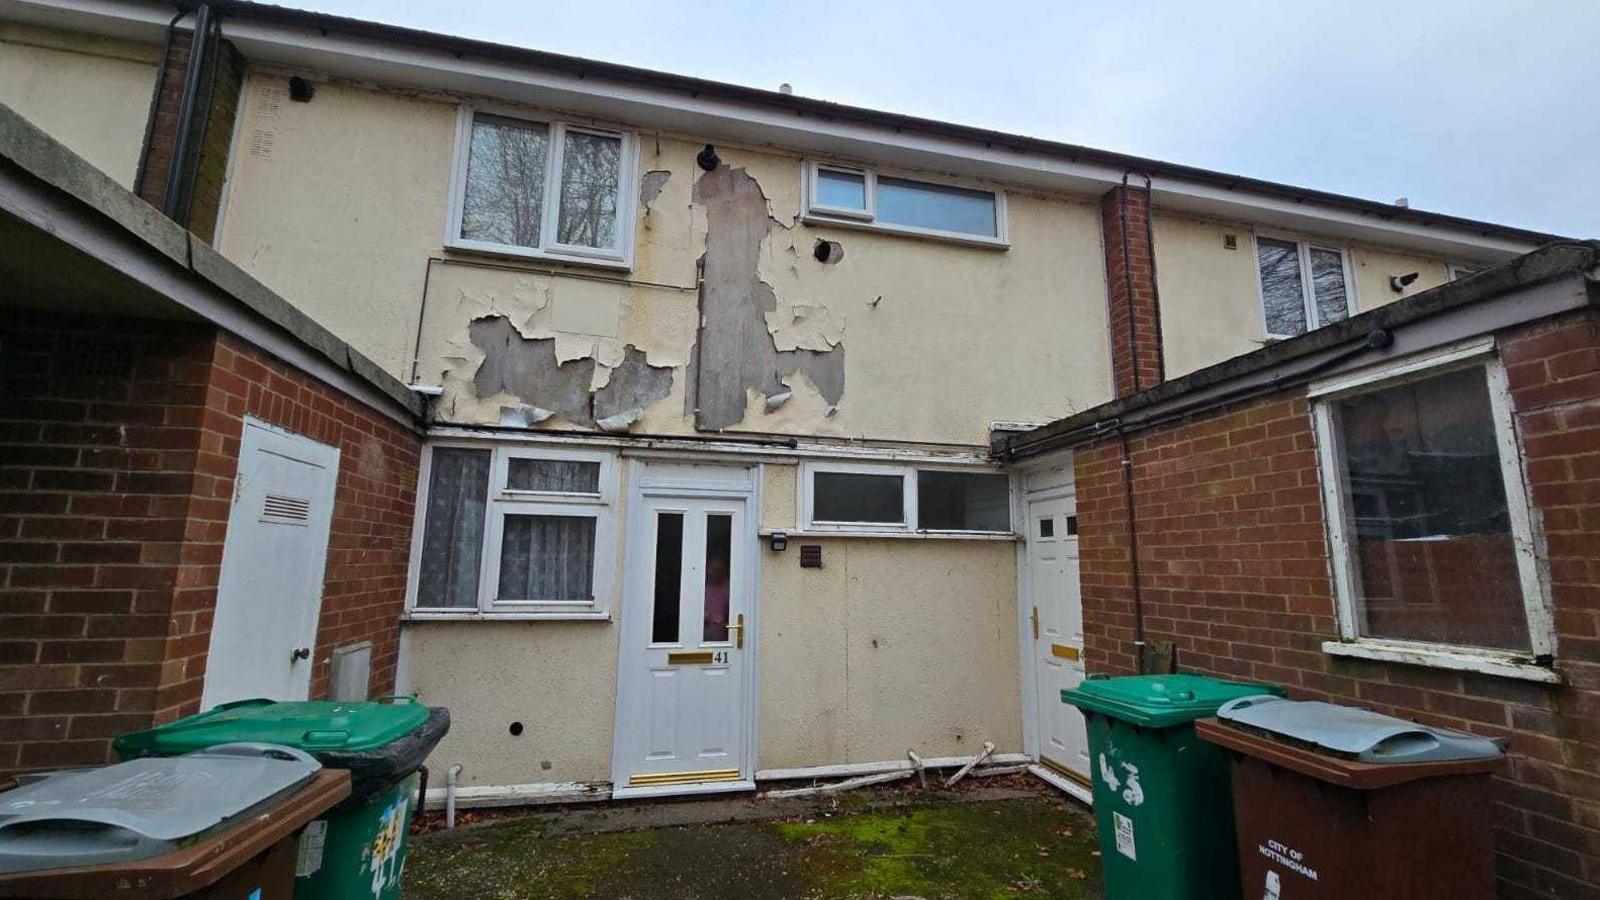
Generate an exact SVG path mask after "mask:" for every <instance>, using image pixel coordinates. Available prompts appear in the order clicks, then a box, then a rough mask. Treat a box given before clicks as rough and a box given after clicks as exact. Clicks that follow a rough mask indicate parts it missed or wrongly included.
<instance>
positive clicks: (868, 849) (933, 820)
mask: <svg viewBox="0 0 1600 900" xmlns="http://www.w3.org/2000/svg"><path fill="white" fill-rule="evenodd" d="M1094 849H1095V838H1094V833H1093V827H1092V825H1091V824H1090V822H1089V820H1088V818H1087V817H1086V816H1085V815H1083V814H1082V813H1081V812H1079V811H1078V810H1077V809H1076V808H1073V807H1070V806H1068V805H1067V804H1065V803H1064V802H1061V801H1059V800H1057V799H1054V798H1049V797H1034V798H1023V799H1013V800H998V801H982V802H950V801H940V800H938V799H929V800H918V801H917V802H914V803H910V804H906V805H904V806H901V807H896V808H893V809H888V810H878V811H868V812H859V813H850V812H842V813H840V814H838V815H834V816H832V817H826V818H816V819H807V820H803V821H788V822H766V823H754V824H738V825H709V826H706V825H702V826H686V827H672V828H653V829H642V830H636V831H622V832H609V833H600V834H567V835H549V834H546V833H544V831H543V830H542V828H541V826H540V824H539V823H538V822H529V821H516V820H512V821H506V822H499V823H494V824H488V825H484V826H481V827H479V828H476V829H474V830H473V831H472V832H471V833H470V834H459V833H458V834H457V835H438V834H436V835H427V836H423V837H420V838H418V839H416V840H415V841H414V842H413V846H412V848H411V852H410V858H409V859H408V860H407V863H406V873H405V894H406V897H407V898H409V900H456V898H472V900H489V898H522V897H529V898H533V897H551V898H568V897H615V898H639V900H643V898H716V897H733V898H738V900H764V898H794V897H816V898H822V897H828V898H832V897H860V898H869V897H908V896H909V897H923V898H967V897H978V898H992V897H1030V896H1032V897H1064V898H1097V897H1099V896H1101V894H1100V879H1099V863H1098V860H1097V859H1096V858H1095V857H1094V856H1093V855H1092V854H1093V851H1094Z"/></svg>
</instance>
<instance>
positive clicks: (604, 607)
mask: <svg viewBox="0 0 1600 900" xmlns="http://www.w3.org/2000/svg"><path fill="white" fill-rule="evenodd" d="M439 448H454V449H465V450H486V451H489V452H490V454H491V457H490V462H489V485H488V489H487V495H486V497H485V503H484V524H483V548H482V559H481V560H480V563H479V570H478V598H477V600H478V602H477V606H476V607H423V606H418V605H417V585H418V576H419V574H420V571H421V565H422V542H423V535H424V531H425V529H426V527H427V504H428V498H427V492H428V487H429V480H430V478H431V476H432V469H433V453H434V450H435V449H439ZM518 458H522V459H547V460H562V461H577V462H593V463H598V464H599V466H600V473H599V490H598V491H596V492H593V493H590V492H571V493H568V492H554V491H518V490H511V489H509V488H507V487H506V485H507V478H508V475H509V473H510V468H511V460H513V459H518ZM620 472H621V469H620V466H619V465H618V459H617V454H616V453H614V452H608V451H603V450H574V449H566V448H555V447H544V446H537V445H535V446H530V445H526V444H513V445H506V444H489V443H482V442H475V441H436V442H432V443H429V444H428V445H427V446H426V447H424V449H423V459H422V466H421V472H420V474H419V479H420V480H419V483H418V488H417V514H416V517H415V525H414V526H413V529H412V550H411V566H410V573H409V576H408V580H407V585H406V613H407V618H409V619H414V620H429V619H441V620H453V619H473V620H482V619H513V620H528V619H553V620H591V619H601V620H604V619H609V618H610V617H611V607H612V602H613V600H614V599H615V598H614V594H615V592H616V551H617V539H618V531H617V528H618V525H617V521H618V520H617V509H618V506H619V505H620V499H619V498H620V480H621V475H620ZM507 515H550V516H579V517H584V518H592V519H594V520H595V526H594V572H593V573H592V575H591V578H590V584H591V590H592V596H591V598H590V599H589V600H587V601H563V600H501V599H500V598H499V596H498V594H499V582H500V559H501V556H502V554H503V552H504V549H505V548H504V541H503V538H504V533H505V517H506V516H507Z"/></svg>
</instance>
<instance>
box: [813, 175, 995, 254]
mask: <svg viewBox="0 0 1600 900" xmlns="http://www.w3.org/2000/svg"><path fill="white" fill-rule="evenodd" d="M806 172H807V175H806V192H805V194H806V209H805V214H806V215H807V216H808V217H810V218H812V219H815V220H820V221H825V222H837V223H838V224H843V225H852V226H857V227H865V226H874V227H877V228H881V229H883V230H885V231H894V232H899V233H904V234H910V235H925V236H928V237H933V238H941V237H942V238H946V239H949V240H956V241H965V242H967V243H982V244H997V245H1003V244H1004V242H1005V196H1004V195H1003V194H1002V193H1000V192H997V191H992V190H983V189H981V188H971V187H960V186H957V185H949V184H939V183H936V182H931V181H921V180H918V179H914V178H902V177H898V176H889V175H880V174H878V173H877V172H875V171H873V170H872V169H850V168H840V167H835V166H827V165H820V164H817V163H812V164H810V165H809V166H808V167H807V169H806Z"/></svg>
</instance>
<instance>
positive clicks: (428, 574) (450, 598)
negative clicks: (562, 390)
mask: <svg viewBox="0 0 1600 900" xmlns="http://www.w3.org/2000/svg"><path fill="white" fill-rule="evenodd" d="M489 462H490V452H489V451H488V450H464V449H459V448H453V447H439V448H437V449H435V450H434V451H433V464H432V467H431V469H430V471H429V473H428V500H427V503H426V505H425V506H424V516H425V518H424V521H423V527H422V552H421V559H420V560H419V562H418V575H417V600H416V605H417V606H419V607H426V608H434V609H461V608H476V607H477V605H478V571H479V566H480V564H481V563H482V561H483V526H484V518H485V517H484V508H485V504H486V503H487V501H488V493H489Z"/></svg>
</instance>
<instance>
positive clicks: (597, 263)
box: [444, 241, 633, 272]
mask: <svg viewBox="0 0 1600 900" xmlns="http://www.w3.org/2000/svg"><path fill="white" fill-rule="evenodd" d="M444 248H445V250H446V251H448V252H450V253H452V254H460V255H463V256H487V257H492V258H498V259H505V260H515V261H519V262H527V263H548V264H551V265H562V266H583V267H586V268H591V269H605V270H607V271H611V272H631V271H633V262H632V260H631V259H627V258H623V259H618V258H612V257H604V256H580V255H577V254H568V253H549V252H546V251H544V250H533V249H528V248H521V247H512V246H508V245H502V244H480V243H478V242H476V241H446V242H445V245H444Z"/></svg>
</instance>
